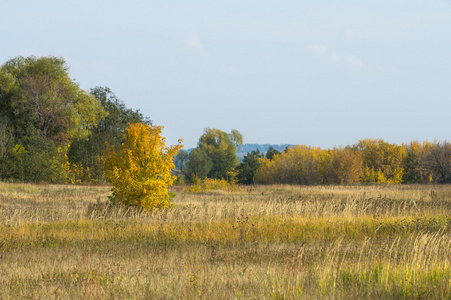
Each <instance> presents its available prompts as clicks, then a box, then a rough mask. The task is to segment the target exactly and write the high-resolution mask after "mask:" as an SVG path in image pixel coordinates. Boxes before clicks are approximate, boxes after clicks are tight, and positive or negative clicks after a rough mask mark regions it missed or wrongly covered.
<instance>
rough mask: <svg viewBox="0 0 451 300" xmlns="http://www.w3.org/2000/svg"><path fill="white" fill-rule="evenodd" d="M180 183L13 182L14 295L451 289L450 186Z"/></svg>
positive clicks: (9, 275) (290, 294) (1, 190)
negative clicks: (141, 190) (194, 187)
mask: <svg viewBox="0 0 451 300" xmlns="http://www.w3.org/2000/svg"><path fill="white" fill-rule="evenodd" d="M175 192H176V194H177V197H176V198H175V199H174V203H175V204H176V206H175V207H174V208H172V209H167V210H155V211H151V212H145V211H141V210H138V209H131V208H122V207H111V206H109V205H107V204H106V203H107V197H108V195H109V188H108V187H81V186H58V185H27V184H0V299H17V298H31V299H124V298H125V299H126V298H130V299H180V298H188V299H197V298H203V299H224V298H228V299H235V298H239V299H248V298H258V299H261V298H263V299H298V298H300V299H311V298H334V299H342V298H370V299H380V298H385V299H390V298H392V299H399V298H406V299H412V298H425V299H443V298H451V294H450V293H451V291H450V288H451V283H450V278H451V277H450V275H451V274H450V272H451V268H450V260H451V248H450V241H451V239H450V237H451V226H450V224H451V187H450V186H445V185H431V186H415V185H412V186H350V187H343V186H326V187H321V186H320V187H299V186H266V187H247V188H246V187H244V188H242V189H241V190H240V191H236V192H224V191H209V192H205V193H200V194H192V193H187V192H184V191H183V190H182V189H181V188H175Z"/></svg>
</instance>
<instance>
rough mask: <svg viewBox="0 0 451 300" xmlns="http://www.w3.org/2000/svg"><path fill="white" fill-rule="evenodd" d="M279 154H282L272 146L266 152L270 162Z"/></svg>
mask: <svg viewBox="0 0 451 300" xmlns="http://www.w3.org/2000/svg"><path fill="white" fill-rule="evenodd" d="M287 147H288V146H287ZM279 154H280V151H277V150H276V149H274V148H273V147H272V146H270V147H269V149H268V151H266V158H267V159H269V160H272V159H273V158H274V156H276V155H279Z"/></svg>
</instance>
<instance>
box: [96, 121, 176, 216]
mask: <svg viewBox="0 0 451 300" xmlns="http://www.w3.org/2000/svg"><path fill="white" fill-rule="evenodd" d="M162 129H163V127H162V126H149V125H146V124H142V123H136V124H129V127H128V128H127V129H126V134H125V135H124V141H125V142H124V143H122V145H121V147H120V149H118V150H117V151H116V149H115V148H114V146H111V147H109V148H107V149H106V150H105V152H104V156H103V158H102V161H103V167H104V170H105V176H106V179H107V182H109V183H111V184H112V185H113V195H114V197H115V199H116V200H118V201H120V202H121V203H123V204H125V205H131V206H139V207H143V208H147V209H150V208H155V207H159V208H162V207H167V206H169V201H170V198H171V196H170V193H169V192H168V187H169V186H171V185H172V183H173V181H174V179H175V177H174V176H172V175H171V171H172V169H173V168H174V163H173V157H174V155H176V154H177V152H178V151H179V149H180V148H181V147H182V145H181V144H180V143H181V140H179V144H178V145H176V146H170V147H166V146H165V138H164V137H162V136H161V132H162Z"/></svg>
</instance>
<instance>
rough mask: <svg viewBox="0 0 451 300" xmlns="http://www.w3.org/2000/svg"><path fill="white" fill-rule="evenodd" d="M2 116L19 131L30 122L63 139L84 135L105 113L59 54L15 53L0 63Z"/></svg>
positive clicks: (47, 134) (59, 140) (43, 130)
mask: <svg viewBox="0 0 451 300" xmlns="http://www.w3.org/2000/svg"><path fill="white" fill-rule="evenodd" d="M1 70H2V71H1V72H0V83H1V84H2V88H1V90H2V91H1V94H0V97H1V99H0V100H1V101H0V102H1V103H2V104H1V106H2V108H3V117H4V118H6V119H7V122H8V123H10V124H12V125H13V126H15V132H16V134H21V133H22V134H23V133H25V132H24V131H26V130H27V128H28V126H29V125H30V124H31V125H33V126H34V127H35V128H36V129H38V130H40V132H41V134H42V136H43V137H44V138H49V139H52V140H54V141H57V142H67V141H69V140H70V139H72V138H74V137H80V136H87V135H88V134H89V129H90V128H91V127H92V126H93V125H94V126H95V125H96V124H97V122H98V121H99V120H100V119H102V118H103V117H104V116H105V115H106V113H105V111H104V110H103V109H102V107H101V106H100V105H99V103H98V101H97V100H96V99H95V98H94V97H93V96H92V95H90V94H89V93H86V92H84V91H83V90H82V89H81V88H80V87H79V85H78V84H77V83H76V82H74V81H73V80H72V79H71V78H70V77H69V73H68V71H69V67H68V66H67V65H66V62H65V60H64V59H63V58H59V57H53V56H49V57H40V58H37V57H35V56H29V57H26V58H25V57H21V56H19V57H16V58H14V59H11V60H9V61H7V62H6V63H5V64H4V65H2V67H1Z"/></svg>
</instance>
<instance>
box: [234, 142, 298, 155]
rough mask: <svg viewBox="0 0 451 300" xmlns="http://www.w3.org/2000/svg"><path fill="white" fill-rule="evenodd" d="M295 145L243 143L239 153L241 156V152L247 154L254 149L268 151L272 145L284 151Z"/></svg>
mask: <svg viewBox="0 0 451 300" xmlns="http://www.w3.org/2000/svg"><path fill="white" fill-rule="evenodd" d="M294 146H295V145H293V144H280V145H278V144H243V145H241V147H240V149H239V150H238V151H237V155H238V156H240V154H241V153H242V154H244V155H246V154H247V153H250V152H252V151H257V150H258V151H260V152H261V153H266V152H267V151H268V149H269V148H270V147H272V148H273V149H274V150H277V151H279V152H282V151H284V150H285V149H286V148H287V147H289V148H293V147H294Z"/></svg>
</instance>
